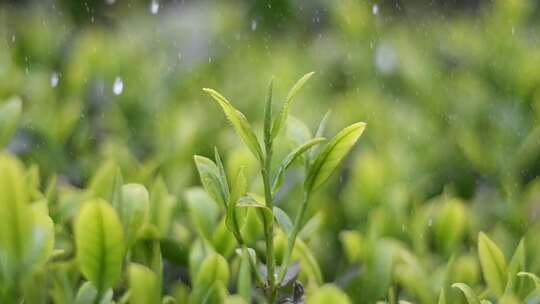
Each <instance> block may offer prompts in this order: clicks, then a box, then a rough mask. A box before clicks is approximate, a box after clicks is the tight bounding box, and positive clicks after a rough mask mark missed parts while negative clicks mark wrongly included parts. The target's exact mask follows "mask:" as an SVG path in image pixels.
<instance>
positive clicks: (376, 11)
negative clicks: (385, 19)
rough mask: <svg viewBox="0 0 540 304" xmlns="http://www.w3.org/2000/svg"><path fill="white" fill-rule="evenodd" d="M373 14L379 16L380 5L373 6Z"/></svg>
mask: <svg viewBox="0 0 540 304" xmlns="http://www.w3.org/2000/svg"><path fill="white" fill-rule="evenodd" d="M371 12H372V13H373V15H378V14H379V5H378V4H373V6H372V7H371Z"/></svg>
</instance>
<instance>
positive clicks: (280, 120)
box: [272, 72, 315, 138]
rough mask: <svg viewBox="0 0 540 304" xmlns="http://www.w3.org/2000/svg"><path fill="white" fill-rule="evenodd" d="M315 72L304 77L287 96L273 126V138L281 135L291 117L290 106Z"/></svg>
mask: <svg viewBox="0 0 540 304" xmlns="http://www.w3.org/2000/svg"><path fill="white" fill-rule="evenodd" d="M313 74H315V72H309V73H307V74H305V75H304V76H302V77H301V78H300V79H299V80H298V81H297V82H296V83H295V84H294V86H293V87H292V88H291V90H290V91H289V93H288V94H287V97H286V98H285V102H284V103H283V107H282V108H281V112H280V113H279V116H278V117H277V118H276V121H275V122H274V125H273V126H272V138H276V136H277V135H278V134H279V131H280V130H281V128H282V127H283V125H284V124H285V122H286V121H287V117H288V116H289V106H290V103H291V101H292V99H293V98H294V96H296V94H297V93H298V91H299V90H300V89H301V88H302V87H303V86H304V84H306V82H307V81H308V80H309V79H310V78H311V76H313Z"/></svg>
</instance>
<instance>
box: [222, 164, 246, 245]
mask: <svg viewBox="0 0 540 304" xmlns="http://www.w3.org/2000/svg"><path fill="white" fill-rule="evenodd" d="M246 191H247V180H246V176H245V175H244V167H241V168H240V169H239V170H238V174H237V175H236V180H235V183H234V185H233V188H232V192H231V195H230V201H229V203H228V206H229V207H228V209H227V219H226V224H227V228H228V229H229V231H231V232H232V233H234V234H238V233H239V231H240V228H241V226H242V221H243V219H244V218H245V213H244V216H243V217H241V216H240V214H239V210H237V209H236V205H237V204H238V201H239V200H240V197H242V196H243V195H244V194H246ZM238 236H239V235H238Z"/></svg>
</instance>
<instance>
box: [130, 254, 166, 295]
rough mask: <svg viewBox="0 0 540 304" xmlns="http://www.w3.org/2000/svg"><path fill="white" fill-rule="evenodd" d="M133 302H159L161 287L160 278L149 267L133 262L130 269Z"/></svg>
mask: <svg viewBox="0 0 540 304" xmlns="http://www.w3.org/2000/svg"><path fill="white" fill-rule="evenodd" d="M128 273H129V290H130V292H131V297H130V303H131V304H159V303H160V302H161V290H160V289H161V287H160V286H159V285H160V284H159V278H158V277H157V275H156V274H155V273H154V272H153V271H152V270H150V269H149V268H148V267H146V266H144V265H140V264H135V263H132V264H131V265H130V266H129V269H128Z"/></svg>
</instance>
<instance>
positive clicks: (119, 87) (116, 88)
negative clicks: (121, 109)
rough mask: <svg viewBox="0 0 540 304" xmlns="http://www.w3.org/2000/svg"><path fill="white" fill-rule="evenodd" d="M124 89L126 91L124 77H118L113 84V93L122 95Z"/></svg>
mask: <svg viewBox="0 0 540 304" xmlns="http://www.w3.org/2000/svg"><path fill="white" fill-rule="evenodd" d="M122 91H124V82H123V81H122V78H120V77H116V79H115V80H114V84H113V93H114V95H120V94H122Z"/></svg>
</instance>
